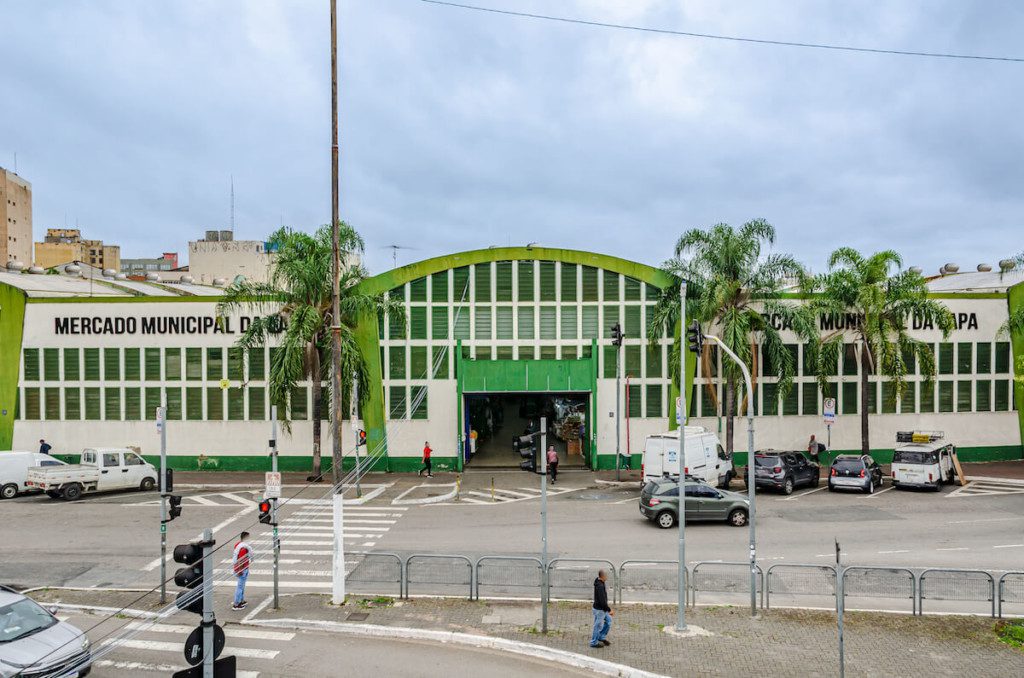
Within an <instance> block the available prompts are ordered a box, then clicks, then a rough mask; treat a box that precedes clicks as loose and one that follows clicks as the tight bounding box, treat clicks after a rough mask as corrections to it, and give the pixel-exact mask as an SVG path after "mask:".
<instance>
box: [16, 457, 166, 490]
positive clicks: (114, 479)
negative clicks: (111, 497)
mask: <svg viewBox="0 0 1024 678" xmlns="http://www.w3.org/2000/svg"><path fill="white" fill-rule="evenodd" d="M157 477H158V476H157V471H156V468H155V467H154V466H153V465H152V464H150V463H149V462H148V461H146V460H145V459H143V458H142V457H140V456H139V455H138V454H137V453H136V452H133V451H132V450H129V449H125V448H119V447H97V448H89V449H86V450H83V451H82V458H81V461H80V462H79V463H78V464H67V465H66V466H59V467H57V466H36V467H34V468H31V469H29V470H28V479H27V480H26V481H25V484H26V485H27V486H28V488H29V489H36V490H43V491H44V492H46V494H47V495H49V496H50V497H52V498H54V499H56V498H57V497H60V498H62V499H67V500H69V501H73V500H75V499H78V498H80V497H81V496H82V494H84V493H86V492H109V491H111V490H129V489H133V488H134V489H139V490H142V491H143V492H147V491H149V490H152V489H153V488H155V487H156V482H157Z"/></svg>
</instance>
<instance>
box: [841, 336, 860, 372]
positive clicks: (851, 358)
mask: <svg viewBox="0 0 1024 678" xmlns="http://www.w3.org/2000/svg"><path fill="white" fill-rule="evenodd" d="M843 374H844V375H846V376H849V377H852V376H856V375H857V347H856V346H855V345H854V344H843Z"/></svg>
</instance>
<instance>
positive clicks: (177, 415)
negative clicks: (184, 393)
mask: <svg viewBox="0 0 1024 678" xmlns="http://www.w3.org/2000/svg"><path fill="white" fill-rule="evenodd" d="M164 402H166V403H167V420H168V421H181V387H176V388H167V389H164Z"/></svg>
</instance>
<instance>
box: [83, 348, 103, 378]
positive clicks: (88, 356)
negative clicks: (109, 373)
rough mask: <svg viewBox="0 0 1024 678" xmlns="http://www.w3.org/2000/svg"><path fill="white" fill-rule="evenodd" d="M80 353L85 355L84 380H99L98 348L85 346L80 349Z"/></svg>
mask: <svg viewBox="0 0 1024 678" xmlns="http://www.w3.org/2000/svg"><path fill="white" fill-rule="evenodd" d="M82 353H83V354H84V356H85V360H84V363H85V370H84V371H85V380H86V381H99V380H100V350H99V349H98V348H85V349H82Z"/></svg>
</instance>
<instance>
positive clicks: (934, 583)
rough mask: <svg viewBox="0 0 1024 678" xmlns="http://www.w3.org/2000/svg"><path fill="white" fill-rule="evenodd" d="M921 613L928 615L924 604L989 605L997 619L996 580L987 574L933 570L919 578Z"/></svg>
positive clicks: (919, 605)
mask: <svg viewBox="0 0 1024 678" xmlns="http://www.w3.org/2000/svg"><path fill="white" fill-rule="evenodd" d="M917 581H918V590H917V591H918V593H917V613H918V614H923V613H924V601H925V599H926V598H927V599H930V600H958V601H978V602H981V601H986V602H988V603H990V604H991V606H992V613H991V616H993V617H995V616H996V595H995V589H996V582H995V578H994V577H993V576H992V575H991V574H989V573H988V572H985V571H984V570H958V569H944V568H929V569H927V570H925V571H923V572H922V573H921V574H920V575H918V578H917Z"/></svg>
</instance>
